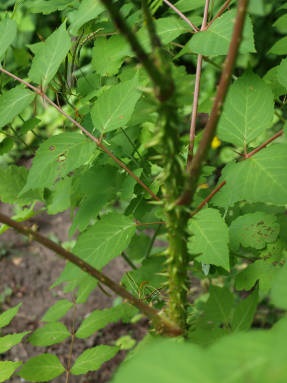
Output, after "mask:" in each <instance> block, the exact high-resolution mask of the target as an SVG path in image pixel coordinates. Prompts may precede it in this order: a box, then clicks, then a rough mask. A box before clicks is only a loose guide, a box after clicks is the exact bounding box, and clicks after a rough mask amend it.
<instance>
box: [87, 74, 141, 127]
mask: <svg viewBox="0 0 287 383" xmlns="http://www.w3.org/2000/svg"><path fill="white" fill-rule="evenodd" d="M137 86H138V76H135V78H134V79H133V80H128V81H124V82H121V83H119V84H117V85H114V86H112V87H111V88H110V89H108V90H107V91H105V92H104V93H102V94H101V95H100V96H99V98H98V99H97V100H96V101H95V103H94V105H93V107H92V110H91V116H92V120H93V124H94V129H97V130H99V131H100V132H101V133H102V134H104V133H106V132H109V131H111V130H115V129H118V128H125V127H126V126H127V123H128V122H129V120H130V118H131V116H132V114H133V111H134V109H135V106H136V103H137V102H138V100H139V98H140V96H141V93H140V91H139V90H138V89H137Z"/></svg>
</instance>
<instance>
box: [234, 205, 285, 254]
mask: <svg viewBox="0 0 287 383" xmlns="http://www.w3.org/2000/svg"><path fill="white" fill-rule="evenodd" d="M279 231H280V225H279V224H278V222H277V219H276V217H275V216H274V215H271V214H266V213H263V212H257V213H252V214H244V215H242V216H241V217H238V218H236V219H235V220H234V221H233V222H232V223H231V225H230V227H229V235H230V244H231V247H232V248H233V249H234V250H235V251H236V250H238V249H239V247H240V245H241V246H244V247H253V248H254V249H259V250H260V249H263V248H264V247H266V245H267V243H271V242H275V241H276V239H277V237H278V234H279Z"/></svg>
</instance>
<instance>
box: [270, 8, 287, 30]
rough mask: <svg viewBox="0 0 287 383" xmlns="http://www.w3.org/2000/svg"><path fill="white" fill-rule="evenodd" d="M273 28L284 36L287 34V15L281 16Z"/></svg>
mask: <svg viewBox="0 0 287 383" xmlns="http://www.w3.org/2000/svg"><path fill="white" fill-rule="evenodd" d="M273 26H274V27H275V28H276V29H277V31H278V32H280V33H283V34H285V33H287V13H285V14H284V15H282V16H280V17H279V18H278V19H277V20H276V21H275V23H274V24H273Z"/></svg>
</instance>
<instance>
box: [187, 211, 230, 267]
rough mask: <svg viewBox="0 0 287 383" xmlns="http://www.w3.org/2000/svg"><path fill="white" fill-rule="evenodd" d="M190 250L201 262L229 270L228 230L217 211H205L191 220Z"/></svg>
mask: <svg viewBox="0 0 287 383" xmlns="http://www.w3.org/2000/svg"><path fill="white" fill-rule="evenodd" d="M188 231H189V233H190V235H191V236H190V237H189V239H188V250H189V254H191V255H192V256H196V255H197V254H198V255H199V256H197V257H196V259H197V260H198V261H200V262H203V263H207V264H213V265H216V266H221V267H223V268H225V269H226V270H229V250H228V228H227V226H226V224H225V222H224V220H223V219H222V218H221V216H220V213H219V212H218V211H217V210H215V209H204V210H201V211H200V212H199V213H197V214H196V216H195V217H193V218H192V219H190V220H189V223H188Z"/></svg>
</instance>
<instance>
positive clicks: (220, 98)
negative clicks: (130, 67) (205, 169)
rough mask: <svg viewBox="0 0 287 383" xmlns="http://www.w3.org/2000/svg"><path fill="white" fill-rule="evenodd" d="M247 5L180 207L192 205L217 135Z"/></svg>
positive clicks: (242, 4)
mask: <svg viewBox="0 0 287 383" xmlns="http://www.w3.org/2000/svg"><path fill="white" fill-rule="evenodd" d="M247 5H248V0H239V2H238V8H237V15H236V19H235V24H234V28H233V34H232V38H231V42H230V46H229V50H228V54H227V57H226V59H225V62H224V67H223V71H222V74H221V77H220V81H219V85H218V88H217V93H216V97H215V100H214V103H213V107H212V110H211V113H210V116H209V119H208V122H207V124H206V126H205V129H204V133H203V136H202V139H201V141H200V143H199V146H198V149H197V151H196V154H195V156H194V157H193V160H192V162H191V165H190V167H189V169H188V171H189V174H190V178H189V183H188V185H187V187H186V190H185V191H184V192H183V194H182V195H181V196H180V197H179V199H178V201H177V204H178V205H188V204H190V202H191V201H192V198H193V195H194V193H195V191H196V185H197V181H198V178H199V175H200V171H201V168H202V164H203V161H204V159H205V157H206V155H207V153H208V150H209V148H210V145H211V142H212V139H213V137H214V135H215V131H216V128H217V124H218V121H219V117H220V115H221V112H222V106H223V103H224V100H225V97H226V94H227V90H228V87H229V83H230V79H231V76H232V70H233V67H234V64H235V61H236V57H237V54H238V50H239V46H240V42H241V37H242V32H243V27H244V21H245V15H246V10H247Z"/></svg>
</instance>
